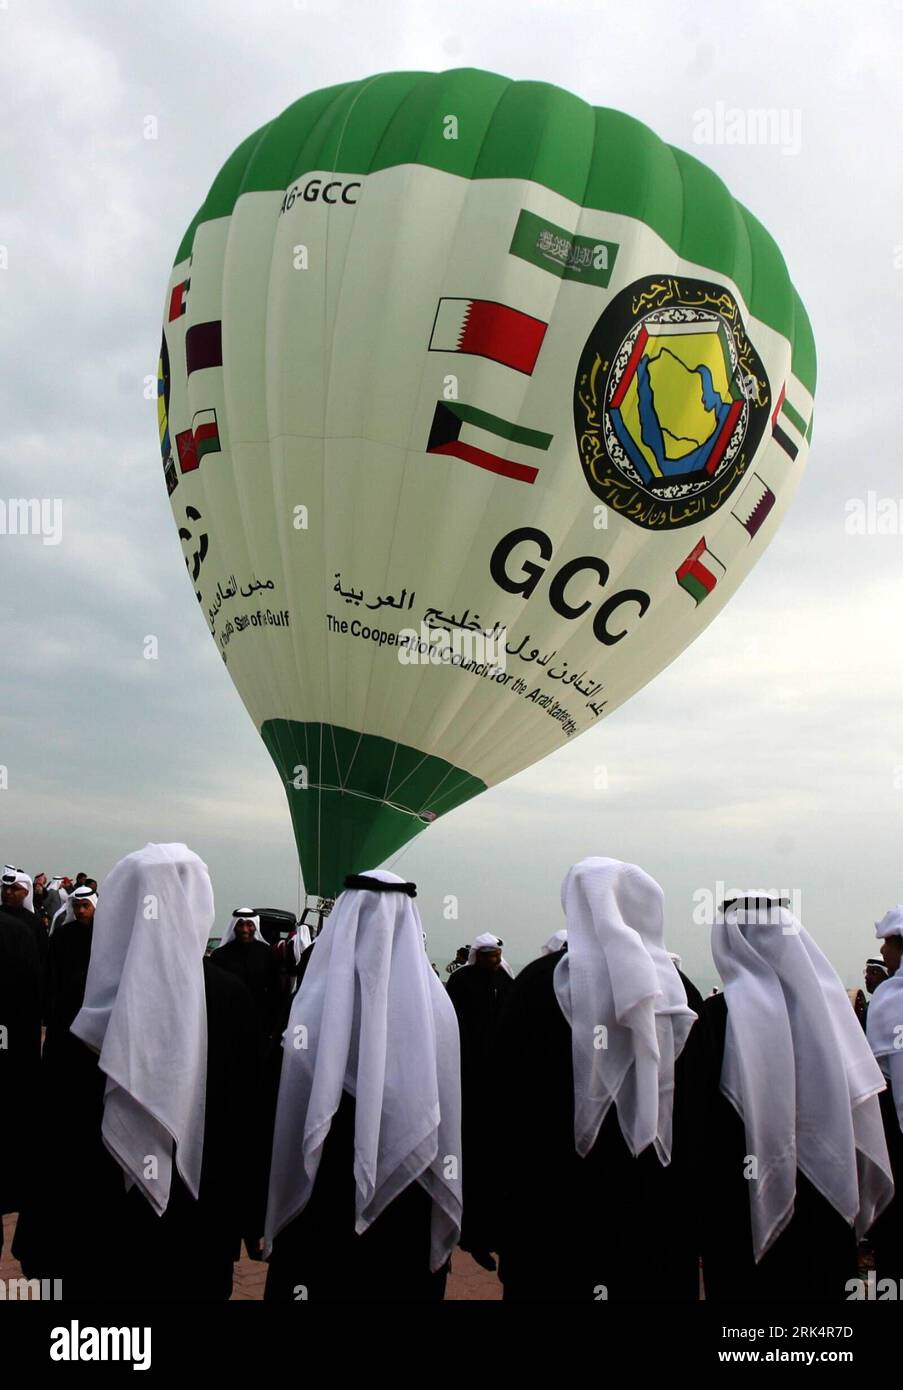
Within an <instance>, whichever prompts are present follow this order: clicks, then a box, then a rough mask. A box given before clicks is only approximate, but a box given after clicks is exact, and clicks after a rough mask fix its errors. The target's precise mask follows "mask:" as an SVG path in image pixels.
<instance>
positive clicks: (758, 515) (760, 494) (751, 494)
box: [731, 473, 775, 536]
mask: <svg viewBox="0 0 903 1390" xmlns="http://www.w3.org/2000/svg"><path fill="white" fill-rule="evenodd" d="M774 502H775V497H774V493H773V492H772V490H771V488H770V487H769V486H768V484H767V483H766V482H764V481H763V479H762V478H760V477H759V475H758V473H753V475H752V477H751V478H750V480H749V482H748V483H747V485H746V487H745V488H744V489H743V492H742V493H741V495H740V497H739V498H738V499H737V504H736V506H735V507H732V508H731V515H732V516H735V517H736V518H737V520H738V521H739V523H740V525H741V526H745V527H746V529H747V531H748V532H749V534H750V536H754V535H755V534H756V532H757V531H758V529H759V527H760V526H761V525H762V522H763V521H764V520H765V518H766V517H767V515H768V513H769V512H770V511H771V509H772V507H773V506H774Z"/></svg>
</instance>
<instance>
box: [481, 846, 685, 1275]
mask: <svg viewBox="0 0 903 1390" xmlns="http://www.w3.org/2000/svg"><path fill="white" fill-rule="evenodd" d="M561 903H562V907H563V909H564V912H565V917H566V919H567V934H568V935H567V950H566V951H562V952H559V953H556V954H549V955H544V956H540V957H539V959H538V960H535V961H532V962H531V963H530V964H529V965H528V966H527V967H526V968H525V969H524V970H523V971H521V973H520V975H519V976H518V977H517V980H516V981H515V985H514V991H513V994H512V998H511V1001H510V1004H509V1006H508V1008H507V1009H506V1012H505V1016H504V1019H503V1023H502V1035H501V1040H500V1044H501V1045H500V1055H499V1076H498V1081H499V1089H500V1091H501V1092H503V1093H504V1096H505V1100H506V1111H505V1123H504V1133H505V1136H506V1147H505V1149H504V1150H503V1152H502V1155H501V1162H500V1165H499V1174H500V1179H501V1181H502V1183H503V1186H504V1210H505V1225H504V1235H503V1242H502V1249H501V1261H500V1266H499V1272H500V1275H501V1278H502V1281H503V1283H504V1286H505V1295H504V1296H505V1299H506V1300H536V1301H541V1302H550V1301H551V1302H555V1301H565V1302H581V1301H583V1302H588V1301H598V1300H600V1299H607V1300H615V1301H617V1300H628V1299H629V1300H634V1299H646V1300H650V1301H659V1300H663V1299H672V1300H673V1299H676V1300H695V1299H697V1298H698V1297H699V1273H698V1267H699V1262H698V1252H699V1246H698V1235H697V1234H696V1230H695V1229H694V1228H698V1225H699V1223H698V1220H697V1219H694V1218H695V1211H694V1192H695V1171H694V1170H695V1169H696V1168H698V1164H699V1157H700V1153H701V1142H702V1137H701V1134H700V1132H699V1127H698V1124H697V1121H696V1117H697V1115H699V1114H701V1113H702V1106H703V1104H704V1095H705V1080H706V1072H705V1063H704V1056H703V1051H702V1046H701V1044H700V1042H699V1034H698V1032H697V1015H696V1013H694V1011H693V1010H692V1009H691V1008H689V1006H688V1004H687V996H686V991H685V989H684V987H683V985H682V983H681V980H680V978H679V976H678V973H677V971H676V970H675V968H674V965H673V963H672V962H671V960H670V958H669V956H668V953H667V951H666V949H665V945H664V898H663V894H662V890H661V888H660V887H659V885H658V884H657V883H656V882H655V880H654V879H652V878H650V876H649V875H648V874H646V873H645V872H644V871H643V870H642V869H640V868H638V867H637V866H636V865H634V864H624V863H621V862H620V861H619V860H616V859H607V858H589V859H584V860H582V861H581V862H580V863H578V864H575V865H574V867H573V868H572V869H571V870H570V872H569V873H568V875H567V877H566V878H565V880H564V883H563V885H562V891H561ZM694 1242H696V1243H694Z"/></svg>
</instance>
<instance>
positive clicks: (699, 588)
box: [675, 536, 726, 608]
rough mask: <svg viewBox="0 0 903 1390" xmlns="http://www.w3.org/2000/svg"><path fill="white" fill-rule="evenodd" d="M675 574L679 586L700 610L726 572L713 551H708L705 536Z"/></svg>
mask: <svg viewBox="0 0 903 1390" xmlns="http://www.w3.org/2000/svg"><path fill="white" fill-rule="evenodd" d="M675 573H676V575H677V582H678V584H679V585H680V587H681V588H682V589H686V591H687V593H688V594H692V595H693V597H694V598H695V600H696V607H697V608H698V607H699V605H700V604H701V603H702V600H703V599H704V598H707V597H708V595H709V594H710V593H711V592H712V590H713V589H714V587H715V585H716V584H717V583H718V580H719V579H721V578H722V576H723V575H724V574H725V573H726V570H725V567H724V565H722V563H721V561H720V560H719V559H718V557H717V556H716V555H713V554H712V552H711V550H707V549H706V544H705V536H703V538H702V540H701V541H700V542H699V544H698V545H695V546H694V547H693V549H692V550H691V551H690V553H689V555H688V556H687V558H686V559H685V560H684V562H683V564H682V565H681V567H680V569H678V570H676V571H675Z"/></svg>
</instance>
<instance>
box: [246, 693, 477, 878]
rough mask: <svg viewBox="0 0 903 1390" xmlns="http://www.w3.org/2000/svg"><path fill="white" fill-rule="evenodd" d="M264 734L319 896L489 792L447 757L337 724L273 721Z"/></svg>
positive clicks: (306, 871)
mask: <svg viewBox="0 0 903 1390" xmlns="http://www.w3.org/2000/svg"><path fill="white" fill-rule="evenodd" d="M260 735H261V738H262V739H263V741H264V743H265V744H266V747H267V750H268V752H269V754H270V757H271V758H272V759H273V762H274V763H275V764H276V767H277V768H278V770H279V774H280V776H281V778H282V782H283V785H284V787H285V789H286V795H287V797H288V804H289V811H290V813H291V817H292V825H293V827H294V831H295V841H296V843H297V846H298V855H299V858H300V860H301V868H302V871H303V873H304V886H305V889H306V891H307V892H308V893H316V894H318V895H319V896H320V897H335V896H336V894H337V893H339V892H341V888H342V882H343V880H344V878H345V875H346V874H353V873H360V871H361V870H362V869H372V868H375V867H376V866H378V865H380V864H382V863H383V862H384V861H385V860H386V859H387V858H388V857H389V856H390V855H392V854H395V853H396V852H397V851H398V850H399V849H401V848H402V846H403V845H405V844H407V843H408V841H409V840H412V839H413V838H414V836H415V835H418V834H419V833H420V831H421V830H424V829H426V827H427V825H429V824H431V822H432V821H434V820H436V819H437V818H438V817H439V816H442V815H444V814H445V813H446V811H451V810H454V808H455V807H456V806H461V805H462V804H463V803H464V802H465V801H469V800H470V799H471V797H474V796H477V795H478V794H479V793H480V792H482V791H485V790H486V783H485V782H483V781H481V779H480V778H479V777H474V776H472V774H470V773H468V772H464V771H462V769H461V768H458V767H455V765H454V764H453V763H449V762H447V761H446V760H445V759H444V758H437V757H433V756H429V755H427V754H424V753H422V752H421V751H420V750H419V749H417V748H410V747H408V746H407V745H406V744H403V743H395V742H393V741H392V740H391V739H387V738H379V737H377V736H376V735H373V734H359V733H356V732H355V731H354V730H353V729H344V728H341V727H339V726H338V725H334V724H319V723H313V722H303V721H300V720H294V719H268V720H266V721H265V723H264V724H263V727H262V728H261V730H260ZM302 769H303V772H302V771H301V770H302ZM305 784H306V785H305Z"/></svg>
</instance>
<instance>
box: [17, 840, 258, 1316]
mask: <svg viewBox="0 0 903 1390" xmlns="http://www.w3.org/2000/svg"><path fill="white" fill-rule="evenodd" d="M213 920H214V906H213V889H212V887H211V883H210V876H209V874H208V872H207V868H206V865H205V864H204V863H203V862H202V861H201V860H200V859H199V858H198V857H197V855H196V854H193V853H192V852H191V850H189V849H187V848H186V846H185V845H181V844H149V845H146V846H145V847H144V849H142V850H138V851H136V852H135V853H134V854H129V855H127V856H126V857H125V858H124V859H122V860H121V861H120V862H119V863H118V864H117V865H116V866H115V868H114V869H113V870H112V871H111V872H110V874H109V875H108V876H107V878H106V879H105V880H104V882H103V884H102V885H101V888H100V892H99V895H98V904H97V910H96V912H95V915H94V927H93V941H92V948H91V957H90V964H89V968H88V978H87V983H86V987H85V995H84V1003H83V1005H82V1008H81V1010H80V1012H79V1014H78V1016H77V1017H76V1019H75V1022H74V1023H73V1025H72V1030H71V1032H72V1035H73V1038H74V1039H77V1040H78V1042H77V1044H76V1045H75V1047H74V1049H73V1050H72V1051H70V1052H66V1053H61V1052H57V1053H56V1054H55V1056H54V1057H53V1058H52V1059H51V1058H48V1059H47V1063H46V1077H47V1086H48V1094H49V1095H51V1096H52V1097H53V1098H54V1103H53V1104H52V1106H50V1107H49V1108H50V1109H52V1112H53V1113H49V1114H48V1116H47V1134H46V1139H45V1149H46V1151H47V1152H48V1155H49V1154H51V1153H52V1154H53V1162H52V1163H51V1164H50V1168H49V1172H48V1175H47V1177H48V1180H47V1182H46V1183H45V1184H44V1191H43V1193H42V1208H43V1209H42V1211H41V1212H40V1213H39V1214H38V1218H37V1220H36V1221H35V1222H34V1223H33V1226H34V1232H33V1240H32V1242H31V1244H30V1246H29V1248H28V1249H27V1250H26V1251H25V1252H24V1253H23V1255H22V1256H21V1258H22V1261H23V1266H25V1268H26V1273H27V1274H28V1275H29V1277H38V1276H43V1277H61V1278H62V1279H63V1284H64V1288H65V1290H66V1295H67V1296H68V1297H70V1298H72V1297H77V1296H82V1297H88V1296H91V1297H116V1298H123V1297H136V1298H143V1299H144V1298H146V1299H164V1298H176V1299H188V1298H191V1299H214V1300H219V1299H227V1298H228V1297H229V1295H230V1292H231V1288H232V1262H233V1259H234V1258H236V1257H237V1254H238V1242H239V1240H240V1237H241V1235H242V1234H245V1236H246V1239H250V1240H251V1242H252V1244H256V1241H257V1240H258V1239H259V1235H260V1233H261V1225H262V1214H263V1213H262V1210H258V1212H257V1213H256V1215H257V1221H258V1223H259V1224H258V1226H257V1230H256V1232H254V1231H253V1230H252V1229H251V1225H250V1223H251V1222H252V1218H253V1212H252V1210H251V1202H252V1199H253V1198H254V1197H255V1196H256V1197H257V1200H258V1202H259V1192H260V1185H261V1184H260V1177H259V1175H257V1177H256V1186H255V1175H254V1174H253V1173H252V1172H250V1171H249V1167H248V1163H247V1159H246V1153H247V1142H246V1139H247V1132H248V1128H249V1126H248V1115H249V1113H250V1106H251V1104H252V1101H253V1092H254V1087H255V1085H256V1080H257V1073H256V1067H255V1047H256V1039H255V1034H254V1025H253V1009H252V1004H251V1001H250V999H249V997H248V995H247V992H246V991H245V990H244V988H243V987H242V986H241V985H240V984H239V983H238V982H237V981H234V980H232V979H230V978H229V977H228V976H227V975H226V974H224V973H223V972H221V971H218V970H215V969H214V968H213V967H211V966H210V965H209V962H207V961H205V960H204V949H205V947H206V944H207V938H208V936H209V933H210V928H211V926H212V925H213ZM60 930H62V929H60ZM76 1054H77V1055H76ZM60 1144H62V1152H63V1157H64V1160H65V1166H64V1175H65V1181H60V1154H59V1152H56V1153H53V1149H54V1146H56V1147H58V1146H59V1145H60ZM28 1215H29V1214H26V1224H28V1221H27V1217H28ZM17 1253H18V1252H17ZM174 1271H179V1272H180V1273H179V1275H178V1276H177V1277H175V1278H174Z"/></svg>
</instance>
